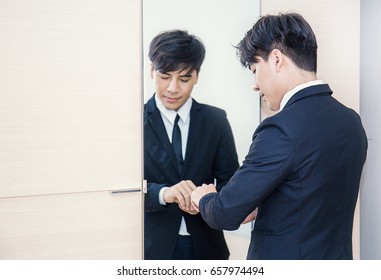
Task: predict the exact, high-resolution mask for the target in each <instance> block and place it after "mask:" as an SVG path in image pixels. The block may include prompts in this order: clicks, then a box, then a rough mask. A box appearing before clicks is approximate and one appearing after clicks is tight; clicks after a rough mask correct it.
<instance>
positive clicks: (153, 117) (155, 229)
mask: <svg viewBox="0 0 381 280" xmlns="http://www.w3.org/2000/svg"><path fill="white" fill-rule="evenodd" d="M188 135H189V136H188V140H187V148H186V155H185V160H184V168H183V172H182V174H178V173H177V168H176V159H175V156H174V153H173V150H172V146H171V144H170V141H169V139H168V135H167V132H166V130H165V127H164V123H163V121H162V118H161V115H160V111H159V110H158V109H157V107H156V103H155V99H154V97H152V98H151V99H150V100H149V101H148V102H147V104H145V107H144V178H145V179H146V180H147V182H148V191H147V194H146V195H145V215H144V226H145V228H144V249H145V250H144V258H145V259H171V257H172V255H173V252H174V249H175V245H176V241H177V237H178V233H179V229H180V223H181V218H182V216H184V218H185V221H186V225H187V230H188V232H189V233H190V234H191V235H192V239H193V243H194V248H195V254H196V258H197V259H227V258H228V257H229V250H228V248H227V245H226V242H225V239H224V236H223V232H222V231H220V230H215V229H212V228H210V227H209V226H208V225H207V224H206V223H205V221H204V220H203V219H202V217H201V215H200V214H198V215H189V214H187V213H185V212H183V211H181V210H180V209H179V207H178V205H177V203H172V204H168V205H166V206H163V205H161V204H160V203H159V191H160V189H161V188H163V187H164V186H172V185H175V184H177V183H178V182H180V181H181V180H192V181H193V183H194V184H196V186H200V185H202V184H203V183H207V184H209V183H214V182H215V180H216V182H217V185H218V190H220V189H221V188H222V187H223V186H224V185H225V184H226V183H227V182H228V180H229V179H230V177H231V176H232V175H233V174H234V172H235V171H236V170H237V168H238V166H239V164H238V158H237V152H236V148H235V143H234V139H233V134H232V130H231V127H230V125H229V122H228V120H227V118H226V113H225V111H223V110H221V109H218V108H215V107H212V106H208V105H204V104H199V103H197V102H196V101H195V100H193V103H192V108H191V111H190V123H189V134H188Z"/></svg>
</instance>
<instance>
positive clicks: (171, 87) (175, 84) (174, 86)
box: [167, 79, 179, 93]
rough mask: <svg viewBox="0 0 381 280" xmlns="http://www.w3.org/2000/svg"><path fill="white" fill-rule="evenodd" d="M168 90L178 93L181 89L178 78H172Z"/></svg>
mask: <svg viewBox="0 0 381 280" xmlns="http://www.w3.org/2000/svg"><path fill="white" fill-rule="evenodd" d="M167 90H168V92H172V93H176V92H178V91H179V84H178V82H177V80H176V79H171V81H170V83H169V85H168V88H167Z"/></svg>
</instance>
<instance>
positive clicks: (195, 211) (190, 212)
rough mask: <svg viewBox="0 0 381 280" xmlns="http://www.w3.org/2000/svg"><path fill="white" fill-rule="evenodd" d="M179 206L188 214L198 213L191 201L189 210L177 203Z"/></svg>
mask: <svg viewBox="0 0 381 280" xmlns="http://www.w3.org/2000/svg"><path fill="white" fill-rule="evenodd" d="M179 208H180V209H181V210H183V211H184V212H187V213H188V214H190V215H197V214H198V209H197V210H196V209H195V208H194V207H193V205H192V203H191V208H190V209H189V210H186V209H184V208H181V206H180V205H179Z"/></svg>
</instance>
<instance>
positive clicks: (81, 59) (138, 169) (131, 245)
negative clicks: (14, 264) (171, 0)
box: [0, 0, 143, 259]
mask: <svg viewBox="0 0 381 280" xmlns="http://www.w3.org/2000/svg"><path fill="white" fill-rule="evenodd" d="M141 30H142V24H141V0H126V1H116V0H101V1H95V2H89V1H86V0H67V1H50V0H40V1H29V0H17V1H1V2H0V259H142V257H143V253H142V252H143V248H142V246H143V245H142V244H143V240H142V239H143V237H142V236H143V229H142V220H143V218H142V202H143V200H142V192H141V189H142V178H143V177H142V152H141V151H142V129H141V127H142V117H141V115H142V105H141V104H142V93H141V92H142V86H141V84H142V83H141V49H142V43H141V41H142V39H141V36H142V34H141V33H142V31H141Z"/></svg>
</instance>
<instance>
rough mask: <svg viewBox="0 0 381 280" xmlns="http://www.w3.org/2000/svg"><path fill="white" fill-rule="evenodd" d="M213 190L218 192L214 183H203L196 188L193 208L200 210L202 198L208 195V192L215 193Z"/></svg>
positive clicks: (193, 194)
mask: <svg viewBox="0 0 381 280" xmlns="http://www.w3.org/2000/svg"><path fill="white" fill-rule="evenodd" d="M213 192H217V190H216V187H215V186H214V185H213V184H209V185H206V184H203V185H202V186H201V187H198V188H196V189H195V190H194V191H193V192H192V206H193V208H194V209H196V210H197V211H198V210H199V209H198V206H199V203H200V200H201V198H202V197H203V196H204V195H206V194H208V193H213Z"/></svg>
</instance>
